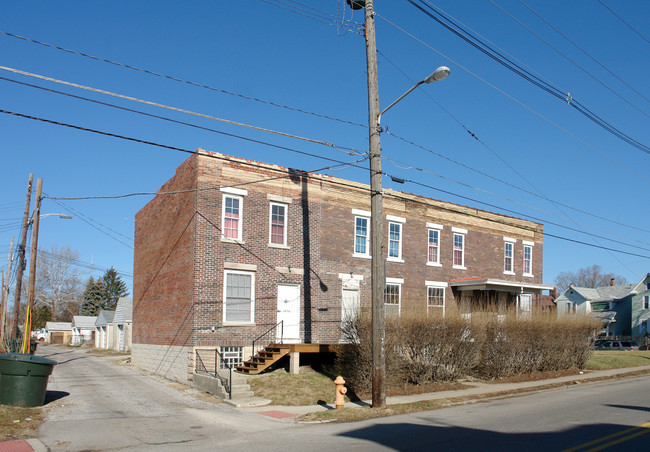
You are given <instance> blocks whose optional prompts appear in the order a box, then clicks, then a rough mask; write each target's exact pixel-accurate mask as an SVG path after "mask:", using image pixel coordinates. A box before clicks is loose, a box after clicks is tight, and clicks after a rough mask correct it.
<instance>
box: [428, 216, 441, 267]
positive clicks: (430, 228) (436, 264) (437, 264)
mask: <svg viewBox="0 0 650 452" xmlns="http://www.w3.org/2000/svg"><path fill="white" fill-rule="evenodd" d="M433 226H440V227H433ZM427 228H428V229H427V265H428V266H429V267H442V263H441V262H440V242H441V241H442V225H439V224H433V223H427ZM431 231H436V232H438V253H437V256H436V260H435V261H430V260H429V234H430V233H431Z"/></svg>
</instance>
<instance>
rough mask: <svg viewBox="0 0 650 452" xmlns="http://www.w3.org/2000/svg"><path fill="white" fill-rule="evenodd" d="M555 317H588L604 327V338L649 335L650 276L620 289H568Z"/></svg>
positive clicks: (613, 284)
mask: <svg viewBox="0 0 650 452" xmlns="http://www.w3.org/2000/svg"><path fill="white" fill-rule="evenodd" d="M556 305H557V315H558V317H561V316H564V315H571V314H589V315H592V316H594V317H596V318H597V319H599V320H600V321H601V322H602V324H603V331H601V333H603V334H605V335H607V336H645V335H647V334H648V333H649V330H648V319H650V274H647V275H646V276H645V277H644V278H643V279H642V280H641V281H639V282H638V283H637V284H627V285H623V286H617V285H615V281H614V280H613V279H612V282H611V284H610V285H609V286H605V287H597V288H595V289H591V288H587V287H576V286H573V285H571V286H569V288H568V289H566V290H565V291H564V293H563V294H562V295H560V297H559V298H558V299H557V300H556Z"/></svg>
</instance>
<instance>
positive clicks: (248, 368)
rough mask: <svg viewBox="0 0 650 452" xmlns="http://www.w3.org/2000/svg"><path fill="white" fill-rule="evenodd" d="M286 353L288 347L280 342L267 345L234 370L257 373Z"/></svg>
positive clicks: (251, 373) (250, 373)
mask: <svg viewBox="0 0 650 452" xmlns="http://www.w3.org/2000/svg"><path fill="white" fill-rule="evenodd" d="M288 354H289V347H286V346H283V345H282V344H271V345H267V346H266V347H264V348H263V349H262V350H260V351H259V352H257V353H256V354H255V355H254V356H253V357H252V358H251V359H249V360H248V361H244V363H243V364H242V365H241V366H237V367H236V368H235V372H239V373H241V374H248V375H257V374H259V373H261V372H263V371H264V370H266V369H267V368H268V367H269V366H271V365H272V364H274V363H276V362H278V360H279V359H280V358H283V357H285V356H287V355H288Z"/></svg>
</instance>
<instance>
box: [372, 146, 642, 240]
mask: <svg viewBox="0 0 650 452" xmlns="http://www.w3.org/2000/svg"><path fill="white" fill-rule="evenodd" d="M382 159H385V160H387V161H390V162H392V163H393V164H395V161H394V160H393V159H391V158H389V157H384V156H382ZM395 166H397V165H395ZM398 168H399V166H398ZM402 169H414V170H417V171H420V172H422V173H426V174H429V175H431V176H434V177H438V178H440V179H443V180H446V181H448V182H451V183H455V184H458V185H461V186H463V187H466V188H469V189H471V190H476V191H479V192H481V193H484V194H488V195H491V196H494V197H496V198H499V199H501V200H503V201H508V202H511V203H514V204H518V205H520V206H522V207H526V208H529V209H533V210H537V211H538V212H542V213H545V214H547V215H551V216H554V217H556V218H560V219H563V220H568V221H571V222H572V223H575V224H576V226H578V227H580V225H583V226H587V227H589V228H591V229H596V230H599V231H602V232H605V233H607V234H611V235H614V236H617V237H621V238H625V239H628V240H631V241H633V242H636V243H639V244H644V245H650V243H648V242H643V241H640V240H637V239H634V238H632V237H628V236H623V235H621V234H617V233H615V232H612V231H609V230H606V229H602V228H599V227H596V226H592V225H589V224H587V223H582V222H578V221H576V220H573V219H572V218H569V217H566V216H562V215H558V214H555V213H552V212H549V211H547V210H544V209H540V208H539V207H535V206H531V205H529V204H526V203H523V202H520V201H515V200H513V199H510V198H507V197H505V196H501V195H497V194H495V193H492V192H490V191H488V190H484V189H481V188H477V187H474V186H472V185H470V184H466V183H464V182H459V181H457V180H454V179H451V178H449V177H446V176H442V175H440V174H436V173H433V172H431V171H427V170H424V169H422V168H418V167H415V166H411V167H409V168H402ZM384 174H386V175H387V176H389V177H397V176H392V175H391V174H390V173H384ZM399 180H400V181H404V183H412V184H415V185H419V186H422V187H425V188H430V189H432V190H436V191H441V192H443V193H445V194H448V195H451V196H456V197H459V198H462V199H464V200H468V201H472V202H475V203H479V204H484V205H487V206H488V207H490V208H493V209H500V210H503V211H506V212H509V213H512V214H515V215H517V216H524V217H527V218H531V219H533V220H535V221H540V222H544V223H545V224H552V225H553V226H558V227H562V228H565V229H569V230H570V231H574V232H580V233H583V234H585V235H590V236H592V237H596V238H602V239H607V240H609V241H612V242H616V243H620V244H622V245H626V246H634V247H637V248H640V249H643V250H645V251H650V248H644V247H640V246H637V245H631V244H629V243H627V242H623V241H620V240H616V239H612V238H607V237H603V236H601V235H596V234H592V233H589V232H586V231H584V230H583V229H581V228H580V229H576V228H572V227H570V226H564V225H561V224H559V223H554V222H552V221H549V220H545V219H544V220H543V219H541V218H539V217H534V216H530V215H526V214H524V213H521V212H518V211H515V210H510V209H506V208H504V207H499V206H497V205H495V204H490V203H486V202H484V201H480V200H478V199H476V198H471V197H467V196H462V195H459V194H458V193H454V192H451V191H446V190H442V189H439V188H436V187H433V186H431V185H428V184H424V183H421V182H418V181H414V180H411V179H405V178H402V177H399Z"/></svg>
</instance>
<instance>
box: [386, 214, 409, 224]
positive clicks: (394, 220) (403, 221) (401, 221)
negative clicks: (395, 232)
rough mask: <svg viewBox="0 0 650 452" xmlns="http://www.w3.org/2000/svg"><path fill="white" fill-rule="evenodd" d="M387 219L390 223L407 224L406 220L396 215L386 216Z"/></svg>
mask: <svg viewBox="0 0 650 452" xmlns="http://www.w3.org/2000/svg"><path fill="white" fill-rule="evenodd" d="M386 219H387V220H388V221H392V222H393V223H406V218H404V217H396V216H395V215H386Z"/></svg>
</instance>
